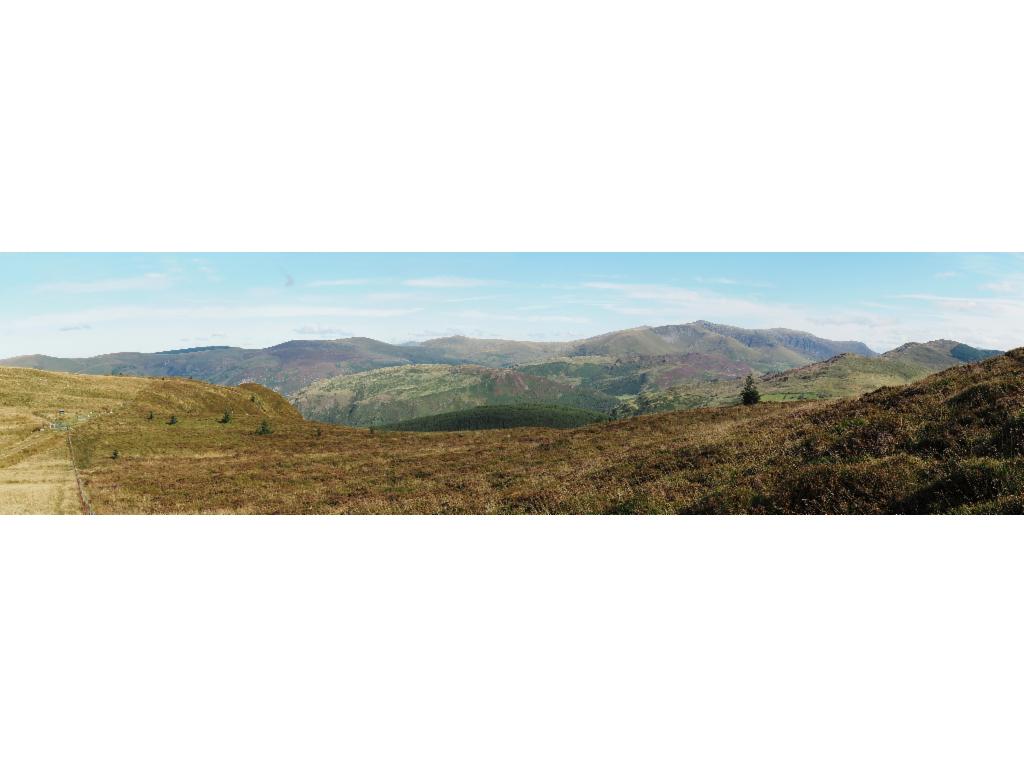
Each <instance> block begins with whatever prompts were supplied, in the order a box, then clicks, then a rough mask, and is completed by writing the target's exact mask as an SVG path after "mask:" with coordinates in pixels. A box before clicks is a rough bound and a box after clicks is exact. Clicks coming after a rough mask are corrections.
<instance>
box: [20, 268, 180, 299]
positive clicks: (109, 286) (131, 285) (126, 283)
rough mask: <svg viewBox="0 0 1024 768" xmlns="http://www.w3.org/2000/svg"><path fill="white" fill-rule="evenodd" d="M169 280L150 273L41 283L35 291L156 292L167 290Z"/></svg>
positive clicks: (157, 273)
mask: <svg viewBox="0 0 1024 768" xmlns="http://www.w3.org/2000/svg"><path fill="white" fill-rule="evenodd" d="M170 284H171V279H170V277H169V276H168V275H166V274H164V273H163V272H150V273H148V274H145V275H139V276H137V277H111V278H105V279H102V280H85V281H66V282H57V283H42V284H41V285H38V286H36V290H37V291H39V292H42V293H68V294H83V293H115V292H118V291H156V290H161V289H163V288H167V287H168V286H170Z"/></svg>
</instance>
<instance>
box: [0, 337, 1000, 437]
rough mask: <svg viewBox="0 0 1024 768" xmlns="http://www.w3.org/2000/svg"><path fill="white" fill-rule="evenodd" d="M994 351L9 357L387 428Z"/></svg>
mask: <svg viewBox="0 0 1024 768" xmlns="http://www.w3.org/2000/svg"><path fill="white" fill-rule="evenodd" d="M995 354H998V352H995V351H992V350H980V349H975V348H973V347H970V346H968V345H965V344H960V343H958V342H955V341H935V342H928V343H925V344H917V343H911V344H907V345H904V346H903V347H900V348H899V349H896V350H892V351H891V352H887V353H885V354H884V355H878V354H877V353H876V352H874V351H873V350H871V349H870V348H869V347H868V346H867V345H865V344H863V343H862V342H858V341H833V340H829V339H823V338H820V337H817V336H814V335H812V334H809V333H805V332H802V331H795V330H790V329H784V328H773V329H764V330H750V329H744V328H738V327H734V326H728V325H720V324H715V323H710V322H706V321H697V322H693V323H687V324H682V325H667V326H659V327H640V328H630V329H625V330H621V331H615V332H612V333H606V334H602V335H600V336H595V337H592V338H587V339H581V340H577V341H567V342H535V341H514V340H505V339H475V338H469V337H465V336H452V337H446V338H438V339H432V340H429V341H424V342H419V343H409V344H388V343H385V342H381V341H376V340H374V339H369V338H349V339H338V340H331V341H318V340H300V341H289V342H285V343H283V344H278V345H276V346H273V347H268V348H266V349H243V348H239V347H223V346H215V347H196V348H189V349H177V350H168V351H165V352H156V353H138V352H126V353H114V354H107V355H100V356H97V357H90V358H56V357H48V356H44V355H30V356H24V357H17V358H11V359H8V360H0V366H11V367H23V368H34V369H39V370H44V371H51V372H68V373H87V374H113V375H121V376H144V377H181V378H194V379H199V380H201V381H204V382H208V383H211V384H218V385H227V386H236V385H240V384H244V383H255V384H260V385H263V386H265V387H268V388H270V389H272V390H274V391H276V392H279V393H280V394H282V395H284V396H285V397H287V398H289V399H290V400H291V401H292V402H293V403H294V404H295V405H296V407H298V409H299V410H300V412H301V413H302V414H303V415H305V416H306V417H309V418H315V419H319V420H322V421H328V422H333V423H341V424H349V425H354V426H383V425H388V424H392V423H395V422H401V421H405V420H409V419H418V418H424V417H431V416H435V415H438V414H441V413H447V412H455V411H464V410H466V409H471V408H475V407H481V406H497V405H502V406H512V405H557V406H568V407H573V408H581V409H585V410H589V411H596V412H600V413H605V414H615V415H617V416H624V415H635V414H641V413H649V412H658V411H665V410H675V409H678V408H691V407H700V406H709V405H722V404H731V403H733V402H735V400H736V396H737V393H738V386H737V381H739V380H741V379H743V378H744V377H746V376H747V375H748V374H749V375H754V376H756V377H759V382H758V384H759V387H760V388H761V389H762V391H763V394H764V395H765V397H766V399H776V400H805V399H826V398H831V397H849V396H854V395H859V394H862V393H864V392H867V391H871V390H872V389H875V388H877V387H879V386H891V385H895V384H904V383H908V382H912V381H916V380H918V379H920V378H922V377H924V376H927V375H929V374H930V373H934V372H937V371H941V370H944V369H945V368H949V367H952V366H955V365H961V364H964V363H968V362H974V361H977V360H982V359H985V358H987V357H991V356H993V355H995Z"/></svg>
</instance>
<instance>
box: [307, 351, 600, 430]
mask: <svg viewBox="0 0 1024 768" xmlns="http://www.w3.org/2000/svg"><path fill="white" fill-rule="evenodd" d="M292 401H293V402H294V403H295V405H296V407H297V408H298V409H299V410H300V411H301V412H302V413H303V414H304V415H305V416H306V417H308V418H312V419H316V420H318V421H325V422H328V423H332V424H348V425H350V426H383V425H386V424H393V423H396V422H400V421H406V420H409V419H417V418H421V417H424V416H436V415H438V414H441V413H447V412H450V411H463V410H466V409H468V408H474V407H477V406H483V405H506V406H508V405H540V404H543V405H561V406H567V407H571V408H582V409H584V410H591V411H601V412H608V411H610V410H611V409H612V408H614V407H615V406H616V405H617V402H618V401H617V400H616V399H615V398H613V397H611V396H609V395H605V394H602V393H600V392H595V391H591V390H588V389H585V388H582V387H574V386H570V385H568V384H562V383H559V382H557V381H552V380H550V379H545V378H541V377H539V376H531V375H529V374H525V373H522V372H520V371H517V370H512V369H508V368H504V369H498V368H485V367H483V366H478V365H462V366H450V365H412V366H401V367H396V368H382V369H379V370H376V371H368V372H366V373H357V374H351V375H348V376H338V377H335V378H332V379H326V380H324V381H320V382H317V383H316V384H313V385H311V386H309V387H307V388H306V389H303V390H302V391H300V392H298V393H297V394H296V395H295V396H294V397H293V398H292Z"/></svg>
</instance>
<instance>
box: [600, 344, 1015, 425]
mask: <svg viewBox="0 0 1024 768" xmlns="http://www.w3.org/2000/svg"><path fill="white" fill-rule="evenodd" d="M953 350H955V351H956V352H957V355H959V357H957V356H954V355H953V354H951V352H952V351H953ZM998 354H1000V353H998V352H989V351H987V350H978V349H975V348H973V347H969V346H967V345H966V344H960V343H958V342H952V341H938V342H928V343H927V344H916V343H915V344H907V345H904V346H903V347H900V348H899V349H896V350H893V351H892V352H887V353H886V354H884V355H881V356H879V357H873V358H864V357H861V356H859V355H853V354H843V355H839V356H838V357H834V358H832V359H831V360H825V361H823V362H820V363H812V364H811V365H806V366H803V367H801V368H796V369H793V370H790V371H782V372H779V373H770V374H766V375H764V376H762V377H760V378H759V379H758V380H757V388H758V390H759V391H760V392H761V396H762V398H763V399H764V400H765V401H768V402H804V401H809V400H833V399H839V398H846V397H856V396H858V395H863V394H866V393H868V392H872V391H874V390H876V389H878V388H879V387H895V386H900V385H903V384H910V383H912V382H915V381H919V380H921V379H923V378H924V377H925V376H929V375H931V374H933V373H938V372H940V371H944V370H946V369H948V368H953V367H955V366H958V365H963V364H964V360H981V359H987V358H989V357H992V356H993V355H998ZM960 358H963V360H962V359H960ZM740 389H741V383H740V382H738V381H736V380H720V381H715V382H698V381H690V382H687V383H685V384H682V385H679V386H675V387H670V388H667V389H665V390H662V391H658V390H654V391H644V392H642V393H640V394H639V396H637V397H633V398H629V399H627V400H625V401H624V402H623V403H622V404H621V405H620V406H619V407H618V408H617V409H616V411H615V413H616V415H618V416H631V415H632V416H635V415H639V414H644V413H663V412H666V411H674V410H679V409H683V408H707V407H716V406H723V405H736V404H738V403H739V401H740V396H739V394H740Z"/></svg>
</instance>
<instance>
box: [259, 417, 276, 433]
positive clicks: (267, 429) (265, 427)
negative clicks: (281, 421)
mask: <svg viewBox="0 0 1024 768" xmlns="http://www.w3.org/2000/svg"><path fill="white" fill-rule="evenodd" d="M273 433H274V430H273V428H272V427H271V426H270V423H269V422H268V421H267V420H266V419H264V420H263V421H261V422H260V425H259V427H257V428H256V434H257V435H271V434H273Z"/></svg>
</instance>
